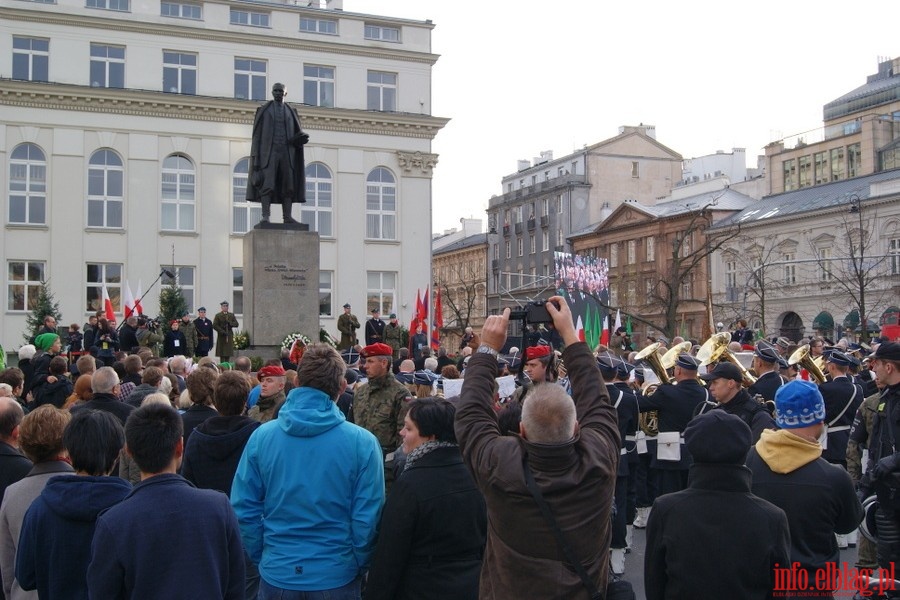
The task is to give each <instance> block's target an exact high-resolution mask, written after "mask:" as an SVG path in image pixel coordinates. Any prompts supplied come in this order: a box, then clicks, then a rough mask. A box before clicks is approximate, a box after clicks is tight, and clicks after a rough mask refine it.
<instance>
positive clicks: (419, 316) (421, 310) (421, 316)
mask: <svg viewBox="0 0 900 600" xmlns="http://www.w3.org/2000/svg"><path fill="white" fill-rule="evenodd" d="M425 312H426V311H425V303H424V302H422V290H421V289H419V288H416V316H415V319H414V321H424V320H425Z"/></svg>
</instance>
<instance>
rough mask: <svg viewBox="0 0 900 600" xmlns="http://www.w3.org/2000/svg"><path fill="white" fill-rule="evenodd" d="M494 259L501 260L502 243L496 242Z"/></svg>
mask: <svg viewBox="0 0 900 600" xmlns="http://www.w3.org/2000/svg"><path fill="white" fill-rule="evenodd" d="M494 260H500V244H494Z"/></svg>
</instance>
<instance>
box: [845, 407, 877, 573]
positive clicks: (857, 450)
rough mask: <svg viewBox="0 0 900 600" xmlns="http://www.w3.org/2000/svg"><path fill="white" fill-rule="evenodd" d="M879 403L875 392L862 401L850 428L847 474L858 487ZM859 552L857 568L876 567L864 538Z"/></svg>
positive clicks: (869, 545) (870, 549)
mask: <svg viewBox="0 0 900 600" xmlns="http://www.w3.org/2000/svg"><path fill="white" fill-rule="evenodd" d="M880 402H881V393H880V392H877V391H876V393H874V394H872V395H871V396H869V397H868V398H866V399H865V400H863V403H862V405H860V407H859V409H857V411H856V417H855V418H854V419H853V425H852V426H851V427H850V439H849V441H848V442H847V472H848V473H850V477H851V479H853V483H854V484H856V485H859V481H860V479H862V475H863V471H862V453H863V448H864V447H865V448H867V447H868V446H869V440H870V438H871V435H872V426H873V425H874V423H875V412H876V411H877V410H878V404H879V403H880ZM858 543H859V551H858V556H857V559H856V566H857V567H858V568H869V569H873V568H876V567H877V566H878V561H877V560H876V559H875V546H874V544H873V543H872V542H870V541H869V540H868V539H867V538H865V537H860V538H859V541H858Z"/></svg>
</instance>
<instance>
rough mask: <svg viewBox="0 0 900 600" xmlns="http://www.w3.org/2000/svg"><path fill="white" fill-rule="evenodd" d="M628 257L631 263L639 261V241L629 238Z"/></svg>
mask: <svg viewBox="0 0 900 600" xmlns="http://www.w3.org/2000/svg"><path fill="white" fill-rule="evenodd" d="M625 252H626V255H627V256H626V259H627V260H628V264H629V265H633V264H634V263H636V262H637V241H636V240H628V243H627V244H626V245H625Z"/></svg>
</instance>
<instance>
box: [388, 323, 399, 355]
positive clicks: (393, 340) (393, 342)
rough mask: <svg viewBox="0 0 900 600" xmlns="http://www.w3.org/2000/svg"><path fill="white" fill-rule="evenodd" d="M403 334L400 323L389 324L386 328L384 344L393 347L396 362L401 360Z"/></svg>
mask: <svg viewBox="0 0 900 600" xmlns="http://www.w3.org/2000/svg"><path fill="white" fill-rule="evenodd" d="M401 333H402V331H401V327H400V323H396V324H391V323H388V324H387V325H385V326H384V343H385V344H387V345H388V346H390V347H391V350H393V351H394V360H397V359H398V358H400V334H401Z"/></svg>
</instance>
